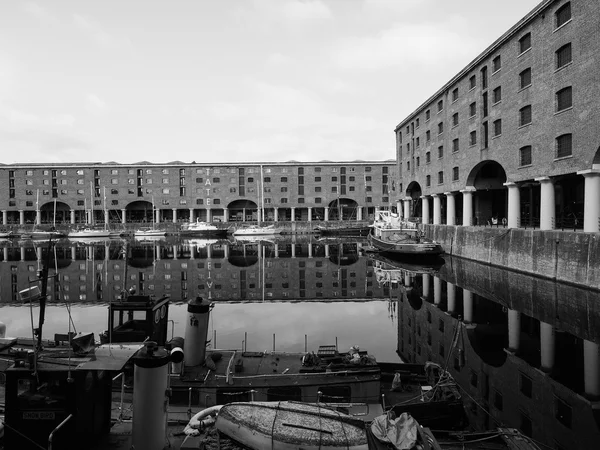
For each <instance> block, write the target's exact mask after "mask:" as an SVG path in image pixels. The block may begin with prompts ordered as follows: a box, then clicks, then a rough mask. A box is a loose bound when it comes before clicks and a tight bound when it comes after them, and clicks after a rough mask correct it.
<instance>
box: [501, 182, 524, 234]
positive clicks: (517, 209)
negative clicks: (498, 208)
mask: <svg viewBox="0 0 600 450" xmlns="http://www.w3.org/2000/svg"><path fill="white" fill-rule="evenodd" d="M504 186H506V187H507V188H508V217H507V219H506V224H507V225H508V228H517V227H518V226H519V224H520V223H521V192H520V191H519V185H518V184H517V183H512V182H508V183H504Z"/></svg>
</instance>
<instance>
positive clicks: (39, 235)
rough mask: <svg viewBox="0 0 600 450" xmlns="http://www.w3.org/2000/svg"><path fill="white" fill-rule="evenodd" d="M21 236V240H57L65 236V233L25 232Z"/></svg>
mask: <svg viewBox="0 0 600 450" xmlns="http://www.w3.org/2000/svg"><path fill="white" fill-rule="evenodd" d="M19 234H20V236H21V239H40V240H47V239H56V238H60V237H64V236H65V233H63V232H62V231H58V230H48V231H45V230H32V231H24V232H22V233H19Z"/></svg>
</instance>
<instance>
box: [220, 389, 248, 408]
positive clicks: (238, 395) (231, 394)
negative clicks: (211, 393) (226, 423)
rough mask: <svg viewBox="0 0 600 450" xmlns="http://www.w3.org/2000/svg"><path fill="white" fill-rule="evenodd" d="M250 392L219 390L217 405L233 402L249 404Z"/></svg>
mask: <svg viewBox="0 0 600 450" xmlns="http://www.w3.org/2000/svg"><path fill="white" fill-rule="evenodd" d="M249 401H250V390H249V389H248V388H245V389H219V390H218V391H217V405H224V404H225V403H231V402H249Z"/></svg>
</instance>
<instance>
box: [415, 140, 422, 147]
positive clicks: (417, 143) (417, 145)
mask: <svg viewBox="0 0 600 450" xmlns="http://www.w3.org/2000/svg"><path fill="white" fill-rule="evenodd" d="M415 143H416V147H417V148H419V145H421V140H420V139H419V138H417V140H416V142H415Z"/></svg>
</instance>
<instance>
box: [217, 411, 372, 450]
mask: <svg viewBox="0 0 600 450" xmlns="http://www.w3.org/2000/svg"><path fill="white" fill-rule="evenodd" d="M215 426H216V428H217V430H219V431H220V432H221V433H224V434H226V435H227V436H229V437H230V438H232V439H234V440H235V441H237V442H240V443H241V444H243V445H244V446H245V447H248V448H251V449H256V450H262V449H265V448H271V449H284V448H286V449H293V448H298V449H299V448H302V449H307V450H310V449H322V448H327V449H331V450H334V449H337V448H339V449H347V450H367V449H368V448H369V447H368V445H367V435H366V433H365V423H364V422H363V421H362V420H359V419H356V418H354V417H352V416H349V415H346V414H342V413H340V412H339V411H336V410H334V409H331V408H327V407H323V406H321V405H319V404H317V403H301V402H287V401H283V402H253V403H244V402H237V403H229V404H226V405H224V406H223V407H222V408H221V409H220V410H219V413H218V416H217V420H216V425H215Z"/></svg>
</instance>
